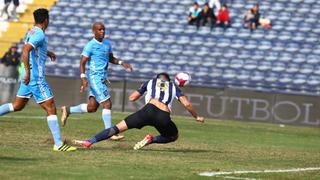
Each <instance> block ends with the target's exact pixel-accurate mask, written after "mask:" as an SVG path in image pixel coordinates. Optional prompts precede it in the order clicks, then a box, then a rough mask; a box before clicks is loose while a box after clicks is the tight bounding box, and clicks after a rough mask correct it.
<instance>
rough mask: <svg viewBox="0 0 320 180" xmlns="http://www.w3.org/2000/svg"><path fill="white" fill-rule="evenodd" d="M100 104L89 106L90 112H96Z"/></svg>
mask: <svg viewBox="0 0 320 180" xmlns="http://www.w3.org/2000/svg"><path fill="white" fill-rule="evenodd" d="M98 107H99V106H88V113H92V112H96V111H97V110H98Z"/></svg>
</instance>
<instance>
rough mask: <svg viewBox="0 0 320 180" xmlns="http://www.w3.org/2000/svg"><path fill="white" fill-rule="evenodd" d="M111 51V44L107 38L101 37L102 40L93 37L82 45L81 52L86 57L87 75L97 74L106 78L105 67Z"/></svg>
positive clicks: (106, 67)
mask: <svg viewBox="0 0 320 180" xmlns="http://www.w3.org/2000/svg"><path fill="white" fill-rule="evenodd" d="M111 53H112V46H111V43H110V41H109V40H108V39H105V38H104V39H103V40H102V42H99V41H97V40H96V39H95V38H93V39H92V40H91V41H89V42H88V43H87V45H86V46H85V47H84V49H83V51H82V54H81V55H83V56H85V57H88V58H89V59H88V64H87V65H88V66H89V76H91V75H94V76H99V77H104V78H105V79H106V78H107V76H108V75H107V72H108V71H107V69H108V64H109V57H110V54H111Z"/></svg>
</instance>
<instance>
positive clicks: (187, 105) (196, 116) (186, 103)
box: [179, 96, 204, 123]
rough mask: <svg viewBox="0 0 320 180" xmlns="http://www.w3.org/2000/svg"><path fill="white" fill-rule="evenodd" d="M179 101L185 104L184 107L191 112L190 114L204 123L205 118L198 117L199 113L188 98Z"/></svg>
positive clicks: (181, 97)
mask: <svg viewBox="0 0 320 180" xmlns="http://www.w3.org/2000/svg"><path fill="white" fill-rule="evenodd" d="M179 101H180V102H181V103H182V104H183V106H184V107H185V108H186V109H187V110H188V111H189V112H190V114H191V115H192V116H193V117H194V118H195V119H196V120H197V121H198V122H202V123H203V122H204V118H203V117H200V116H198V114H197V112H196V111H195V110H194V108H193V106H192V105H191V103H190V102H189V100H188V99H187V97H186V96H180V97H179Z"/></svg>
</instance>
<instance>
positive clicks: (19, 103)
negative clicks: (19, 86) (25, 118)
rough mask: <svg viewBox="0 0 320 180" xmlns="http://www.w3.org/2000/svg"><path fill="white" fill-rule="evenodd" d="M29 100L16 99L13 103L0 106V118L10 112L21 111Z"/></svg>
mask: <svg viewBox="0 0 320 180" xmlns="http://www.w3.org/2000/svg"><path fill="white" fill-rule="evenodd" d="M28 101H29V98H22V97H16V99H15V100H14V102H13V103H7V104H3V105H1V106H0V116H3V115H5V114H7V113H10V112H15V111H21V110H22V109H23V108H24V107H25V105H26V104H27V103H28Z"/></svg>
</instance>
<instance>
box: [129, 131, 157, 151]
mask: <svg viewBox="0 0 320 180" xmlns="http://www.w3.org/2000/svg"><path fill="white" fill-rule="evenodd" d="M152 139H153V137H152V134H150V133H149V134H147V135H146V137H144V139H143V140H142V141H140V142H137V143H136V144H135V145H134V147H133V149H134V150H139V149H141V148H143V147H145V146H147V145H149V144H151V143H152Z"/></svg>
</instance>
